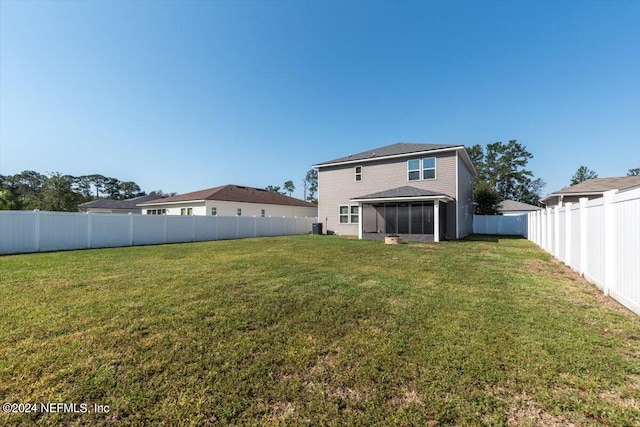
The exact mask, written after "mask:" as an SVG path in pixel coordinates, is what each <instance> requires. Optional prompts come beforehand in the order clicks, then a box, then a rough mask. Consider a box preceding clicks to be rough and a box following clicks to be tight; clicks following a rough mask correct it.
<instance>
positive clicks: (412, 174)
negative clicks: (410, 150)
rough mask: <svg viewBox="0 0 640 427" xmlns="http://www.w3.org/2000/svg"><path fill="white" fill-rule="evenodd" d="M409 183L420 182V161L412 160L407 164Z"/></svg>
mask: <svg viewBox="0 0 640 427" xmlns="http://www.w3.org/2000/svg"><path fill="white" fill-rule="evenodd" d="M407 173H408V177H409V181H420V159H412V160H409V161H408V162H407Z"/></svg>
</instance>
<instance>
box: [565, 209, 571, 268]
mask: <svg viewBox="0 0 640 427" xmlns="http://www.w3.org/2000/svg"><path fill="white" fill-rule="evenodd" d="M572 205H573V203H571V202H569V203H565V204H564V208H565V217H564V218H565V221H564V227H565V229H564V258H565V264H566V265H568V266H569V267H571V255H572V254H571V227H572V225H571V206H572Z"/></svg>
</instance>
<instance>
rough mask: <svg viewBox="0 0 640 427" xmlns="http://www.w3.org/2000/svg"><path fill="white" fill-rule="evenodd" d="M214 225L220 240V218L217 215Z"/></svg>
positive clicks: (217, 237) (217, 238)
mask: <svg viewBox="0 0 640 427" xmlns="http://www.w3.org/2000/svg"><path fill="white" fill-rule="evenodd" d="M214 218H215V220H214V221H213V222H214V225H215V230H216V240H220V218H219V217H218V216H217V215H216V216H215V217H214Z"/></svg>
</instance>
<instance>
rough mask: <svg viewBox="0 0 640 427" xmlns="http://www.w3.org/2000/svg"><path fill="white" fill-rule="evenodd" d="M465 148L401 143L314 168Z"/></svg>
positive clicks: (321, 164)
mask: <svg viewBox="0 0 640 427" xmlns="http://www.w3.org/2000/svg"><path fill="white" fill-rule="evenodd" d="M461 147H462V148H464V147H463V146H462V145H451V144H413V143H406V142H399V143H397V144H392V145H386V146H384V147H378V148H374V149H373V150H367V151H363V152H361V153H356V154H350V155H348V156H345V157H340V158H338V159H334V160H329V161H327V162H322V163H318V164H317V165H314V167H322V166H328V165H333V164H337V163H347V162H353V161H358V160H373V159H378V158H381V157H389V156H400V155H403V154H412V153H421V152H424V151H433V150H443V149H447V148H461Z"/></svg>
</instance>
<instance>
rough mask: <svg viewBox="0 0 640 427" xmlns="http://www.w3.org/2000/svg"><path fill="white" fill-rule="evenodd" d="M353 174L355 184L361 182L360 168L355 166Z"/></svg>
mask: <svg viewBox="0 0 640 427" xmlns="http://www.w3.org/2000/svg"><path fill="white" fill-rule="evenodd" d="M355 172H356V182H358V181H362V166H356V167H355Z"/></svg>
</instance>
